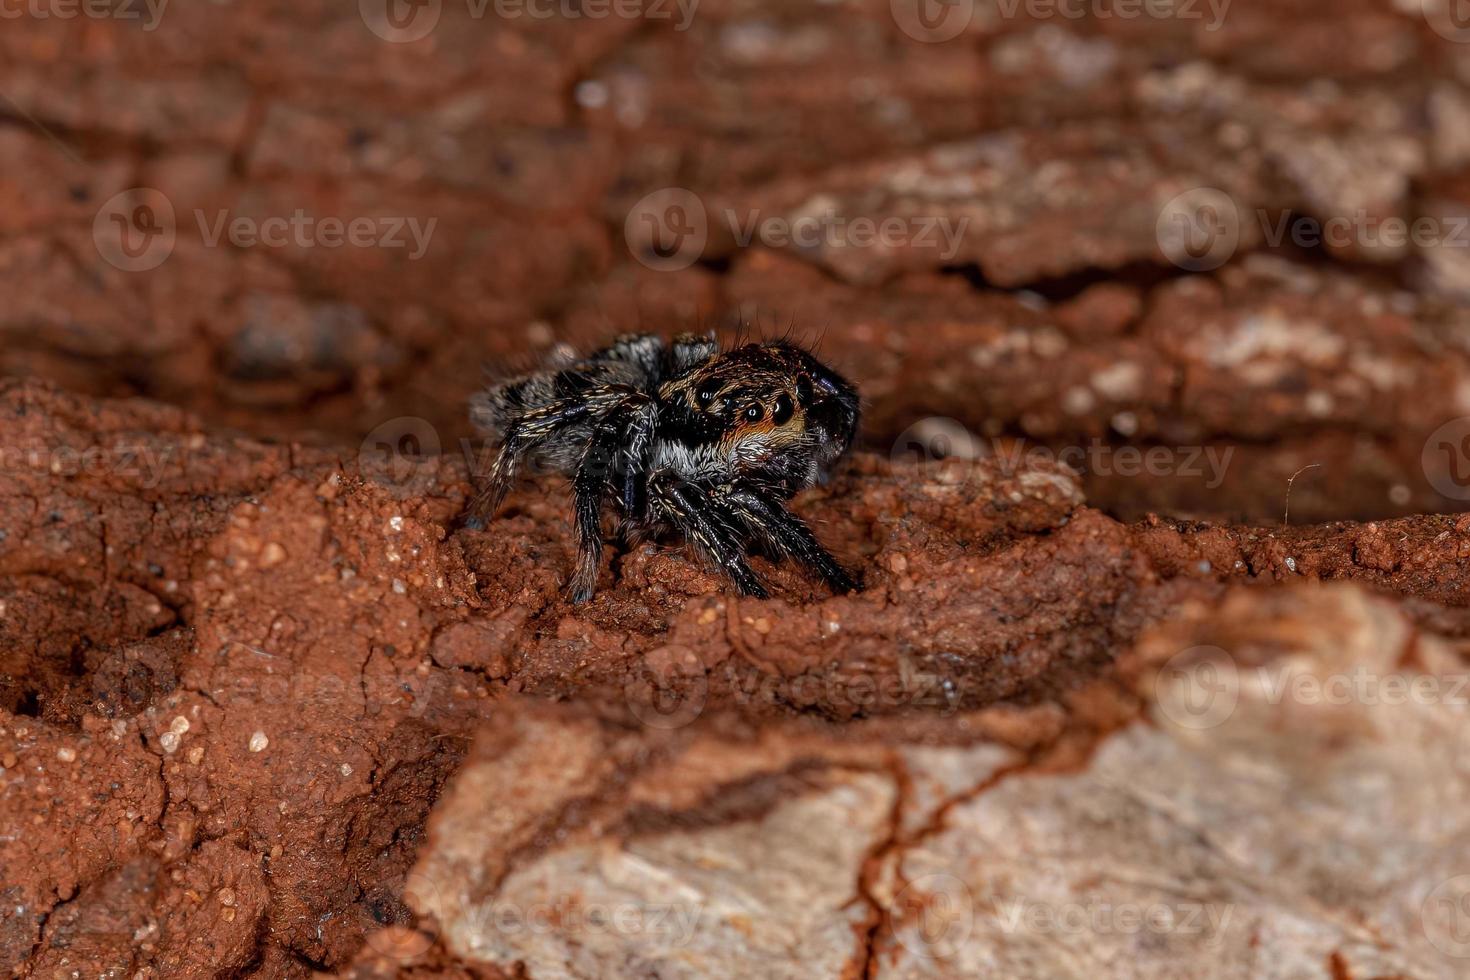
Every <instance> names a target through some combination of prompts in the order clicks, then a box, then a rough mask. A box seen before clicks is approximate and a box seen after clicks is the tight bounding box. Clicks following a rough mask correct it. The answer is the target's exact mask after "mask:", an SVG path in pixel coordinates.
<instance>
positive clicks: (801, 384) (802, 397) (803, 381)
mask: <svg viewBox="0 0 1470 980" xmlns="http://www.w3.org/2000/svg"><path fill="white" fill-rule="evenodd" d="M813 394H814V392H813V391H812V379H811V378H809V377H808V376H806V375H805V374H798V375H797V376H796V400H797V401H799V402H801V404H802V405H803V407H804V406H807V405H810V404H811V403H812V395H813Z"/></svg>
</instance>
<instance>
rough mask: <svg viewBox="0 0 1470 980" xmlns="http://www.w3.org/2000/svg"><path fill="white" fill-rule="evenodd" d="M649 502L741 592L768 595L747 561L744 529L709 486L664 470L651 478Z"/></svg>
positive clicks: (762, 597)
mask: <svg viewBox="0 0 1470 980" xmlns="http://www.w3.org/2000/svg"><path fill="white" fill-rule="evenodd" d="M648 503H649V508H650V510H651V511H653V513H654V514H655V515H656V516H658V517H660V518H663V519H664V520H667V521H668V522H669V523H670V524H673V525H674V527H676V528H677V529H678V530H679V533H680V534H682V535H683V536H684V540H685V541H687V542H688V543H689V544H690V546H692V547H693V548H694V549H695V550H696V551H698V552H699V553H700V554H701V555H702V556H703V557H704V558H705V559H706V560H707V561H709V562H710V563H711V564H713V565H716V566H718V567H719V568H720V570H721V571H723V572H724V573H725V574H726V575H728V576H730V580H731V581H733V582H734V583H735V587H736V588H737V589H739V590H740V594H741V595H748V596H753V597H755V598H757V599H765V598H767V597H768V595H769V593H767V592H766V587H765V586H764V585H762V584H761V580H760V578H758V577H757V576H756V574H755V572H753V571H751V569H750V565H749V564H747V563H746V560H745V550H744V548H742V547H741V541H740V531H739V529H738V528H737V527H736V526H735V525H734V524H733V523H732V521H731V515H730V514H729V513H728V512H727V511H726V510H725V509H724V508H723V507H721V506H720V505H719V504H717V503H716V502H715V500H714V499H713V498H712V497H711V496H710V495H709V494H708V493H707V492H706V491H705V490H703V489H702V488H701V487H699V486H697V485H696V484H693V483H687V482H685V481H683V480H681V479H679V478H678V477H676V476H672V475H670V474H667V473H660V474H657V475H656V476H654V477H652V478H650V479H649V481H648Z"/></svg>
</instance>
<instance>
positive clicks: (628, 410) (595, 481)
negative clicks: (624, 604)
mask: <svg viewBox="0 0 1470 980" xmlns="http://www.w3.org/2000/svg"><path fill="white" fill-rule="evenodd" d="M657 424H658V406H657V405H656V404H655V402H654V400H653V399H652V398H651V397H649V396H648V395H644V394H631V395H628V396H626V397H624V398H623V399H622V400H621V401H619V402H617V403H616V404H615V405H614V406H613V407H612V408H610V409H608V411H607V412H606V413H605V414H604V415H603V416H602V417H601V418H600V419H598V420H597V424H596V425H595V426H593V429H592V438H591V439H590V440H589V441H588V443H587V449H586V451H585V452H584V453H583V454H582V462H581V463H580V464H579V465H578V466H577V473H576V475H575V476H574V477H573V478H572V495H573V498H574V501H575V504H574V509H575V511H576V522H577V570H576V571H575V572H574V573H573V574H572V580H571V582H570V583H568V586H567V592H568V594H569V595H570V597H571V600H572V601H573V602H586V601H587V600H588V599H590V598H592V593H593V592H594V591H595V590H596V587H597V571H598V569H599V568H600V567H601V565H602V500H603V497H604V495H605V494H606V493H607V492H608V490H609V489H610V488H612V487H614V486H615V485H619V490H620V499H621V500H622V502H623V508H624V510H625V511H627V512H628V513H629V514H633V513H636V511H635V510H634V509H633V508H634V504H635V503H636V504H637V505H638V506H639V507H641V500H640V499H639V498H640V495H641V491H642V486H643V483H642V480H643V477H644V474H645V473H646V472H647V470H648V457H649V453H650V451H651V449H652V446H653V432H654V428H655V427H656V426H657ZM614 481H619V484H615V483H614Z"/></svg>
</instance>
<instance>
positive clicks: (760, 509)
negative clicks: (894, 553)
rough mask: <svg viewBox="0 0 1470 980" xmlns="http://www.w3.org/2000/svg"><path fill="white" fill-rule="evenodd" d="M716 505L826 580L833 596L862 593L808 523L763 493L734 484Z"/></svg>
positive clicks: (778, 551) (722, 491)
mask: <svg viewBox="0 0 1470 980" xmlns="http://www.w3.org/2000/svg"><path fill="white" fill-rule="evenodd" d="M715 503H716V504H717V505H718V506H719V507H720V508H722V509H724V510H726V511H728V512H729V513H730V514H731V515H733V516H734V518H735V519H736V520H737V521H739V522H740V524H741V525H742V526H743V527H744V528H745V529H746V530H747V531H748V532H750V533H751V534H752V535H754V536H755V537H756V538H758V539H760V541H762V542H763V543H764V544H765V545H766V546H767V547H768V548H770V549H771V550H773V551H774V552H775V553H776V554H778V555H781V556H783V557H786V558H790V559H792V560H793V561H797V562H800V563H801V564H803V565H805V566H807V567H808V568H810V569H812V570H814V571H815V572H816V573H817V574H818V575H820V576H822V578H823V579H824V580H825V581H826V583H827V585H828V586H829V587H830V588H831V589H832V591H833V592H836V593H839V594H842V593H847V592H856V591H857V590H858V588H859V586H858V584H857V583H856V582H854V581H853V580H852V577H851V576H850V575H848V574H847V571H846V570H845V569H844V568H843V567H842V566H841V565H840V564H838V562H837V559H836V558H833V557H832V553H831V552H829V551H828V550H827V549H826V548H824V547H822V543H821V542H820V541H818V540H817V536H816V535H815V534H813V533H812V529H811V528H810V527H808V526H807V524H806V522H805V521H803V520H802V519H801V518H799V517H797V516H796V515H795V514H793V513H791V511H789V510H787V509H786V508H785V507H784V506H782V505H781V504H780V503H777V502H774V501H772V500H770V499H768V498H767V497H766V496H765V495H763V494H762V493H760V491H759V490H757V489H754V488H752V487H749V486H744V485H741V484H739V483H736V484H730V485H727V486H724V487H721V488H720V489H719V490H717V491H716V494H715Z"/></svg>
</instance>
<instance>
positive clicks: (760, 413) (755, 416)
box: [745, 405, 766, 422]
mask: <svg viewBox="0 0 1470 980" xmlns="http://www.w3.org/2000/svg"><path fill="white" fill-rule="evenodd" d="M765 415H766V410H765V409H764V408H761V407H760V405H750V406H748V407H747V408H746V409H745V421H747V422H759V421H760V420H761V419H763V418H765Z"/></svg>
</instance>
